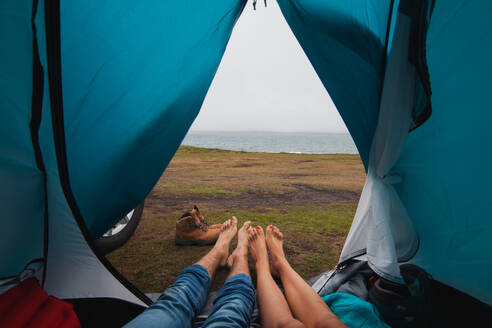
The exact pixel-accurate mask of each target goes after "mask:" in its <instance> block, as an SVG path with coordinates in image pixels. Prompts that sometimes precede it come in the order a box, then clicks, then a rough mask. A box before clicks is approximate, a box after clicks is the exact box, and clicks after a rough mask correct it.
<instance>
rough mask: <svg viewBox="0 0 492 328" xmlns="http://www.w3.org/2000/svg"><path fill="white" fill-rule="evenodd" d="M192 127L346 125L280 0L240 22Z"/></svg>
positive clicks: (327, 128)
mask: <svg viewBox="0 0 492 328" xmlns="http://www.w3.org/2000/svg"><path fill="white" fill-rule="evenodd" d="M191 129H192V131H236V130H238V131H245V130H256V131H317V132H337V133H338V132H347V129H346V127H345V125H344V123H343V121H342V119H341V118H340V116H339V114H338V112H337V111H336V109H335V106H334V105H333V102H332V101H331V99H330V96H329V95H328V93H327V92H326V90H325V88H324V87H323V85H322V83H321V81H320V80H319V78H318V76H317V75H316V73H315V71H314V69H313V67H312V66H311V64H310V63H309V60H308V59H307V57H306V55H305V54H304V52H303V50H302V48H301V46H300V45H299V43H298V42H297V40H296V39H295V37H294V35H293V33H292V31H291V30H290V28H289V26H288V25H287V22H286V21H285V19H284V18H283V16H282V13H281V12H280V9H279V7H278V5H277V3H276V1H271V0H270V1H269V2H268V8H264V7H263V1H258V5H257V10H256V11H253V8H252V7H251V2H249V3H248V5H247V7H246V8H245V9H244V12H243V14H242V15H241V18H240V19H239V21H238V22H237V24H236V27H235V28H234V31H233V33H232V36H231V40H230V41H229V45H228V47H227V50H226V52H225V55H224V58H223V59H222V62H221V64H220V66H219V69H218V71H217V74H216V76H215V79H214V81H213V83H212V85H211V87H210V90H209V92H208V94H207V97H206V98H205V102H204V104H203V106H202V109H201V111H200V114H199V115H198V118H197V120H196V121H195V123H194V124H193V126H192V128H191Z"/></svg>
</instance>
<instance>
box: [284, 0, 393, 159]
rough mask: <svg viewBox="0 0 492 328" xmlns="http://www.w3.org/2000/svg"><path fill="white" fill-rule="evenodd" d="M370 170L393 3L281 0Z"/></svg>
mask: <svg viewBox="0 0 492 328" xmlns="http://www.w3.org/2000/svg"><path fill="white" fill-rule="evenodd" d="M277 2H278V4H279V6H280V9H281V10H282V13H283V15H284V17H285V19H286V20H287V23H288V24H289V26H290V28H291V29H292V31H293V32H294V35H295V36H296V38H297V40H298V41H299V43H300V44H301V46H302V48H303V49H304V52H305V53H306V55H307V57H308V58H309V60H310V61H311V64H312V65H313V67H314V69H315V70H316V72H317V74H318V76H319V78H320V80H321V81H322V83H323V85H324V86H325V88H326V90H328V93H329V94H330V97H331V98H332V100H333V102H334V103H335V105H336V107H337V109H338V111H339V113H340V115H341V116H342V119H343V120H344V122H345V124H346V126H347V128H348V130H349V131H350V134H351V135H352V138H353V140H354V142H355V145H356V146H357V149H358V151H359V154H360V157H361V159H362V161H363V163H364V165H365V166H366V168H367V163H368V160H369V151H370V147H371V142H372V138H373V135H374V131H375V129H376V125H377V119H378V110H379V99H380V91H381V85H382V82H383V76H384V70H385V57H386V36H387V31H388V24H389V22H388V20H390V10H391V9H392V1H390V0H383V1H381V0H365V1H359V0H357V1H354V0H350V1H349V0H345V1H337V0H303V1H297V0H278V1H277Z"/></svg>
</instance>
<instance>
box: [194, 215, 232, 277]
mask: <svg viewBox="0 0 492 328" xmlns="http://www.w3.org/2000/svg"><path fill="white" fill-rule="evenodd" d="M236 233H237V218H236V217H235V216H233V217H232V219H229V220H227V221H226V222H224V224H222V228H221V229H220V235H219V238H218V239H217V242H216V243H215V245H214V247H213V248H212V249H211V250H210V252H208V253H207V254H206V255H205V256H204V257H202V258H201V259H200V260H199V261H198V262H196V264H200V265H201V266H203V267H204V268H205V269H206V270H207V271H208V274H209V276H210V280H212V279H213V277H214V274H215V270H217V267H218V266H219V265H220V266H224V265H226V262H227V258H228V257H229V246H230V244H231V240H232V238H234V236H235V235H236Z"/></svg>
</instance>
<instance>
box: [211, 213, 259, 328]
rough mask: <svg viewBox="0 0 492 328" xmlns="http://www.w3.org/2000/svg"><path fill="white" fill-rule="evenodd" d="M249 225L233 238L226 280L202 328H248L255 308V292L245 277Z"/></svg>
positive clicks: (247, 273) (244, 225)
mask: <svg viewBox="0 0 492 328" xmlns="http://www.w3.org/2000/svg"><path fill="white" fill-rule="evenodd" d="M250 225H251V222H249V221H247V222H245V223H244V224H243V226H242V227H241V229H239V232H238V234H237V238H238V242H237V247H236V249H235V250H234V252H233V253H232V254H231V255H230V256H229V258H228V259H227V265H228V266H229V268H230V272H229V277H228V278H227V280H226V282H225V283H224V285H223V286H222V288H221V289H220V290H219V292H218V293H217V294H216V295H215V298H214V307H213V308H212V312H211V313H210V315H209V316H208V318H207V320H206V321H205V322H204V323H203V327H204V328H205V327H231V328H235V327H237V328H239V327H249V324H250V320H251V313H252V312H253V308H254V304H255V288H254V286H253V284H252V283H251V278H250V277H249V267H248V229H249V227H250Z"/></svg>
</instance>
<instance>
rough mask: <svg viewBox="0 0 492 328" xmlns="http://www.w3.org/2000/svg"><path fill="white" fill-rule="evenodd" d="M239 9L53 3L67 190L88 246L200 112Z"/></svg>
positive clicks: (225, 4)
mask: <svg viewBox="0 0 492 328" xmlns="http://www.w3.org/2000/svg"><path fill="white" fill-rule="evenodd" d="M244 4H245V1H242V0H234V1H230V0H219V1H214V2H213V3H209V2H206V1H191V0H180V1H157V0H154V1H150V2H149V1H145V2H135V1H129V0H126V1H107V2H101V1H98V0H91V1H83V2H80V1H63V2H61V8H60V19H61V22H60V25H61V58H62V63H61V64H62V80H63V105H64V122H65V134H66V140H67V144H66V151H67V160H68V168H69V174H70V183H71V188H72V191H73V193H74V197H75V199H76V200H77V203H78V206H79V208H80V211H81V213H82V216H83V218H84V220H85V222H86V224H87V226H88V227H89V230H90V231H91V233H92V235H93V236H94V237H95V238H98V237H100V236H102V234H104V233H105V232H106V231H107V230H108V229H109V228H110V227H111V226H112V225H113V224H114V223H115V220H116V221H117V220H118V218H120V217H122V216H123V215H124V214H125V213H128V212H129V211H130V210H131V209H132V208H133V207H134V206H135V204H139V203H140V202H141V201H142V200H143V199H144V198H145V196H146V195H147V194H148V193H149V192H150V191H151V189H152V187H153V186H154V184H155V182H156V181H157V180H158V179H159V177H160V176H161V175H162V172H163V171H164V169H165V167H166V166H167V164H168V163H169V161H170V160H171V158H172V157H173V155H174V153H175V151H176V150H177V148H178V147H179V145H180V143H181V141H182V140H183V138H184V136H185V135H186V133H187V131H188V129H189V127H190V125H191V123H192V122H193V120H194V119H195V117H196V116H197V114H198V112H199V110H200V107H201V104H202V102H203V100H204V98H205V95H206V93H207V90H208V88H209V86H210V84H211V82H212V79H213V77H214V75H215V72H216V70H217V67H218V65H219V63H220V60H221V58H222V55H223V53H224V51H225V47H226V44H227V41H228V40H229V36H230V34H231V32H232V28H233V26H234V24H235V22H236V20H237V19H238V17H239V15H240V13H241V11H242V9H243V7H244ZM82 26H83V28H81V27H82ZM88 131H90V133H88ZM136 172H138V174H136Z"/></svg>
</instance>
